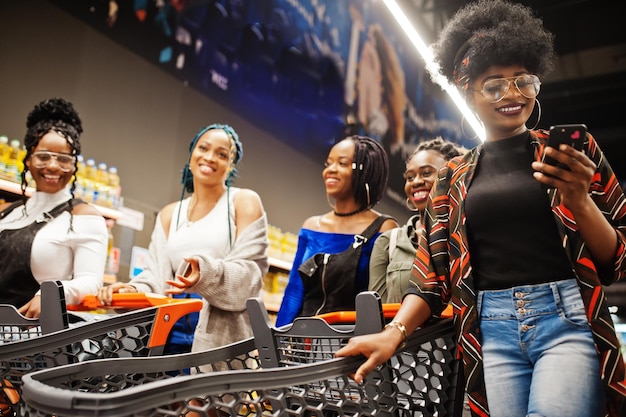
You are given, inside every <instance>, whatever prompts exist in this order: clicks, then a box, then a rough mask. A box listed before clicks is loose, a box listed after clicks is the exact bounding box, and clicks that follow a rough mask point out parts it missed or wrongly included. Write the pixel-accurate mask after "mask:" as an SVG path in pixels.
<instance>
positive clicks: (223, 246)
mask: <svg viewBox="0 0 626 417" xmlns="http://www.w3.org/2000/svg"><path fill="white" fill-rule="evenodd" d="M189 150H190V153H189V158H188V161H187V164H186V165H185V168H184V169H183V191H182V193H181V198H180V200H179V201H177V202H173V203H170V204H168V205H167V206H165V207H164V208H163V209H162V210H161V212H160V213H159V215H158V217H157V221H156V225H155V228H154V231H153V233H152V238H151V242H150V247H149V251H150V260H149V265H148V267H147V268H146V269H145V270H144V271H143V272H142V273H141V274H139V275H138V276H137V277H136V278H134V279H133V280H132V281H131V282H129V283H115V284H112V285H110V286H108V287H104V288H102V289H101V290H100V292H99V298H100V300H101V301H102V302H104V303H107V302H110V300H111V294H112V293H114V292H153V293H159V294H172V295H173V296H186V295H187V294H194V293H196V294H199V295H200V296H201V297H202V298H203V299H204V305H203V308H202V311H201V312H200V317H199V321H198V324H197V326H195V334H194V336H193V347H192V350H193V351H200V350H205V349H209V348H213V347H217V346H222V345H226V344H229V343H233V342H236V341H239V340H242V339H245V338H248V337H251V336H252V330H251V328H250V324H249V321H248V316H247V312H246V300H247V299H248V298H250V297H257V296H259V293H260V290H261V284H262V279H263V276H264V275H265V274H266V273H267V271H268V268H269V264H268V260H267V256H266V255H265V251H266V248H267V245H268V239H267V216H266V214H265V210H264V208H263V204H262V202H261V198H260V197H259V195H258V194H257V193H256V192H254V191H252V190H249V189H244V188H236V187H233V186H232V185H231V182H232V179H233V178H234V177H235V176H236V175H237V169H236V166H237V163H238V162H239V161H240V160H241V157H242V155H243V149H242V144H241V142H240V141H239V137H238V135H237V133H236V132H235V130H234V129H233V128H232V127H230V126H228V125H221V124H213V125H210V126H207V127H204V128H202V129H200V131H199V132H198V133H197V134H196V136H195V137H194V138H193V140H192V142H191V145H190V147H189ZM185 192H189V193H191V195H190V196H188V197H187V198H185ZM181 320H185V318H183V319H181ZM179 324H180V323H179ZM179 327H180V326H179ZM192 330H193V329H192ZM177 338H178V337H177ZM170 342H171V345H172V346H171V348H172V349H171V351H177V352H180V351H182V350H184V349H181V348H183V347H184V346H174V345H176V344H180V343H179V341H178V342H177V341H175V340H171V341H170ZM183 345H184V342H183Z"/></svg>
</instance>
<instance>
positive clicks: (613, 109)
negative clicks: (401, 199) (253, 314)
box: [403, 0, 626, 184]
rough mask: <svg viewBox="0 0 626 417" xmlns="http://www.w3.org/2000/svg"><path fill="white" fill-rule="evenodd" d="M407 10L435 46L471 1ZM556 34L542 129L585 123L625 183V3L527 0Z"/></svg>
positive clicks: (413, 0)
mask: <svg viewBox="0 0 626 417" xmlns="http://www.w3.org/2000/svg"><path fill="white" fill-rule="evenodd" d="M403 3H404V5H405V7H406V10H411V14H412V16H411V18H412V19H413V20H414V22H415V23H416V24H417V25H419V26H420V27H426V28H427V29H426V31H425V33H424V32H422V36H424V37H427V38H428V37H429V36H430V38H429V39H426V40H427V42H432V41H433V40H434V39H435V37H436V35H437V33H438V32H439V30H440V29H441V27H442V26H443V25H444V24H445V22H446V21H447V20H448V19H449V18H450V16H452V15H453V14H454V12H455V11H456V10H458V8H459V7H461V6H462V5H465V4H467V3H468V2H467V1H459V0H404V2H403ZM518 3H522V4H525V5H527V6H530V7H532V8H533V9H534V10H535V11H536V12H537V14H538V15H539V16H540V17H542V18H543V21H544V24H545V26H546V27H547V28H548V29H549V30H550V31H551V32H552V33H553V34H554V35H555V47H556V51H557V53H558V55H559V57H560V60H559V63H558V64H557V67H556V70H555V72H554V73H553V74H551V75H550V77H549V78H546V79H545V80H543V84H542V91H541V93H540V95H539V98H540V100H541V104H542V110H543V115H542V121H541V124H540V127H549V126H550V125H553V124H559V123H578V122H581V123H585V124H586V125H587V126H588V127H589V130H590V132H591V133H592V134H593V135H594V137H595V138H596V139H597V140H598V142H599V143H600V146H601V148H602V150H603V151H604V153H605V154H606V155H607V158H608V159H609V161H610V162H611V165H612V166H613V168H614V170H615V171H616V173H617V174H618V177H619V178H620V180H621V181H622V184H624V183H626V140H625V138H624V136H626V116H624V115H622V114H621V110H623V109H626V21H625V20H624V16H626V1H623V0H524V1H518Z"/></svg>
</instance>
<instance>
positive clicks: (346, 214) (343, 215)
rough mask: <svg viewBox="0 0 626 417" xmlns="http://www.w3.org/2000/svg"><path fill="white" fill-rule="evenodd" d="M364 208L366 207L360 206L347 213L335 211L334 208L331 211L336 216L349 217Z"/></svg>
mask: <svg viewBox="0 0 626 417" xmlns="http://www.w3.org/2000/svg"><path fill="white" fill-rule="evenodd" d="M365 210H367V207H362V208H360V209H356V210H354V211H351V212H348V213H337V212H336V211H335V210H333V213H334V214H335V216H337V217H350V216H354V215H355V214H359V213H360V212H362V211H365Z"/></svg>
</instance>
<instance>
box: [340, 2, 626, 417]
mask: <svg viewBox="0 0 626 417" xmlns="http://www.w3.org/2000/svg"><path fill="white" fill-rule="evenodd" d="M434 56H435V59H436V61H437V63H438V64H439V66H440V71H441V73H442V74H443V75H444V76H445V77H446V78H448V80H449V81H450V82H451V83H454V84H455V85H456V87H457V88H458V89H459V91H460V92H461V94H462V95H464V97H465V100H466V102H467V104H468V105H469V107H470V108H471V109H472V110H473V111H474V112H475V113H476V115H477V116H478V118H479V119H480V120H481V121H482V123H483V125H484V127H485V131H486V141H485V143H483V144H482V145H479V146H478V147H476V148H475V149H473V150H471V151H470V152H469V153H468V154H466V155H465V156H464V157H463V158H462V160H460V161H459V160H455V161H453V162H449V163H448V164H447V166H446V168H444V170H445V171H442V172H440V174H439V178H438V180H437V183H436V185H435V187H434V188H433V193H432V194H431V196H430V198H429V202H428V205H427V208H426V215H425V216H424V220H425V223H424V232H423V235H422V239H421V240H420V244H419V248H418V251H417V255H416V258H415V262H414V268H413V273H414V275H413V280H412V282H413V283H414V285H412V286H411V287H410V288H409V290H408V293H407V295H405V297H404V300H403V304H402V307H401V308H400V310H399V311H398V313H397V315H396V317H395V318H394V320H393V321H392V323H391V324H390V325H388V326H387V327H386V328H385V329H384V330H383V331H382V332H381V333H378V334H374V335H368V336H363V337H356V338H353V339H351V341H350V343H349V344H348V345H347V346H346V347H344V348H343V349H341V350H339V351H338V352H337V356H346V355H357V354H363V355H365V356H367V357H368V359H367V361H366V362H365V363H364V364H363V365H362V366H361V367H360V368H359V369H358V370H357V372H356V374H355V375H354V378H355V380H356V381H359V382H360V381H362V380H363V378H364V377H365V375H367V374H368V373H369V372H370V371H371V370H372V369H374V368H375V367H376V366H377V365H379V364H381V363H383V362H384V361H386V360H387V359H388V358H389V357H390V356H391V355H392V354H393V352H394V351H395V350H396V348H397V347H398V346H399V345H400V343H402V341H403V339H404V338H406V336H407V334H410V333H411V332H412V331H414V330H415V329H416V328H417V327H418V326H421V325H423V324H424V323H425V322H426V320H428V319H429V318H430V317H433V316H434V317H437V316H438V315H439V314H440V313H441V312H442V311H443V310H444V308H445V307H446V305H447V304H448V303H452V306H453V309H454V314H455V321H456V329H457V340H458V344H459V351H458V352H459V355H460V356H461V358H462V360H463V365H464V376H465V384H466V388H467V392H468V398H469V400H468V401H469V407H470V410H471V412H472V415H474V416H488V415H489V416H496V417H498V416H504V417H524V416H550V417H569V416H574V415H575V416H589V417H591V416H593V417H596V416H614V417H617V416H624V415H626V414H625V413H626V405H625V399H626V384H625V382H624V361H623V359H622V356H621V354H620V350H619V349H620V344H619V341H618V339H617V336H616V334H615V330H614V327H613V323H612V320H611V316H610V314H609V311H608V306H607V304H606V297H605V296H604V292H603V289H602V284H605V285H608V284H610V283H612V282H615V281H617V280H621V279H624V276H625V275H626V250H625V249H626V218H625V217H626V199H625V198H624V193H623V191H622V189H621V188H620V186H619V182H618V181H617V179H616V177H615V175H614V174H613V171H612V169H611V167H610V166H609V164H608V161H607V160H606V158H605V156H604V155H603V154H602V151H601V150H600V148H599V147H598V144H597V143H596V141H595V139H594V138H593V137H592V136H591V135H586V138H585V141H584V142H585V143H584V146H583V150H582V151H578V150H576V149H574V148H573V147H571V146H568V145H565V144H563V145H560V146H559V147H558V149H556V148H551V147H547V146H546V143H547V141H548V138H549V132H546V131H542V130H538V131H533V130H530V129H529V128H528V127H527V126H526V123H527V122H528V121H529V119H531V115H532V114H533V113H537V110H535V109H536V108H537V107H538V102H537V95H538V93H539V89H540V84H541V83H540V79H541V77H543V76H545V74H547V73H548V72H549V70H550V69H551V68H552V64H553V61H554V59H555V54H554V50H553V36H552V34H551V33H549V32H548V31H546V30H545V29H544V28H543V25H542V22H541V20H540V19H539V18H537V17H535V15H534V13H533V11H532V10H530V9H529V8H527V7H525V6H522V5H520V4H515V3H509V2H507V1H503V0H481V1H478V2H476V3H472V4H469V5H467V6H465V7H463V8H462V9H460V10H459V11H458V13H457V14H456V15H455V17H454V18H453V19H452V20H451V21H450V22H449V23H448V25H447V26H446V28H444V30H443V31H442V33H441V35H440V37H439V40H438V42H437V43H436V44H435V47H434ZM532 120H533V121H534V120H535V117H533V118H532ZM531 125H532V122H531ZM544 152H545V154H546V156H550V157H551V158H553V159H555V160H556V161H558V162H559V163H562V164H565V165H566V167H567V168H564V167H558V166H553V165H549V164H546V163H542V162H541V159H542V154H543V153H544Z"/></svg>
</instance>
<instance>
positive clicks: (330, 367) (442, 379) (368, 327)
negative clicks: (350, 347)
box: [22, 293, 463, 417]
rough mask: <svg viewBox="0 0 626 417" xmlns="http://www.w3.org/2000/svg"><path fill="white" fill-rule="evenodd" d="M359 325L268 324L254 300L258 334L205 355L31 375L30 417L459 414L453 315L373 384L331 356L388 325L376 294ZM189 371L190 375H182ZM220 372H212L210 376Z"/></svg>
mask: <svg viewBox="0 0 626 417" xmlns="http://www.w3.org/2000/svg"><path fill="white" fill-rule="evenodd" d="M356 309H357V313H356V323H352V324H335V325H328V324H326V323H325V322H324V320H323V319H321V318H300V319H297V320H296V321H295V322H294V323H293V324H292V325H290V326H286V327H283V328H279V329H277V328H274V327H272V326H270V325H269V324H268V323H269V319H268V317H267V312H266V310H265V308H264V305H263V303H262V302H261V300H260V299H250V300H248V313H249V315H250V317H251V322H252V324H253V329H254V337H253V338H250V339H247V340H244V341H241V342H238V343H234V344H232V345H228V346H224V347H221V348H217V349H212V350H207V351H204V352H197V353H188V354H181V355H172V356H167V357H152V358H122V359H115V360H98V361H91V362H85V363H79V364H73V365H67V366H61V367H56V368H52V369H48V370H42V371H38V372H34V373H30V374H28V375H25V376H24V387H23V397H24V402H25V405H24V410H22V411H23V412H22V415H23V416H32V417H37V416H56V417H63V416H110V417H113V416H189V417H191V416H207V417H209V416H223V415H241V416H348V415H350V416H356V415H358V416H374V415H376V416H383V415H385V416H426V417H429V416H431V417H432V416H439V417H444V416H445V417H449V416H460V415H461V408H462V400H463V395H462V394H463V391H462V388H461V387H460V386H459V385H458V384H457V374H458V370H459V361H458V360H457V359H455V341H454V329H453V324H452V321H451V320H450V319H446V320H442V321H440V322H438V323H435V324H432V325H430V326H428V327H425V328H423V329H420V330H418V331H416V332H415V333H413V334H412V335H411V336H410V338H409V340H408V343H407V345H406V346H405V347H404V348H403V350H401V351H398V352H396V354H395V356H394V357H393V358H392V359H391V360H390V361H389V362H388V363H387V364H385V365H383V366H381V367H379V368H378V369H377V370H376V371H374V372H372V373H371V374H370V375H369V376H368V378H367V381H366V383H364V384H363V385H357V384H355V383H354V382H353V381H352V380H351V379H350V378H349V377H348V375H349V374H351V373H352V372H354V371H355V370H356V368H357V367H358V366H359V364H360V363H362V361H363V358H340V359H335V358H333V352H334V351H336V349H337V348H338V346H340V345H342V344H344V343H345V342H346V341H347V339H348V338H349V337H351V336H353V335H355V334H357V333H359V332H361V331H365V332H367V331H379V330H380V329H381V327H382V324H383V323H382V322H383V318H382V315H381V304H380V301H379V298H378V296H377V295H375V294H374V293H363V294H360V295H359V296H358V297H357V307H356ZM185 368H191V369H192V371H193V373H192V374H191V375H186V374H184V373H183V369H185ZM207 371H213V372H207Z"/></svg>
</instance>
